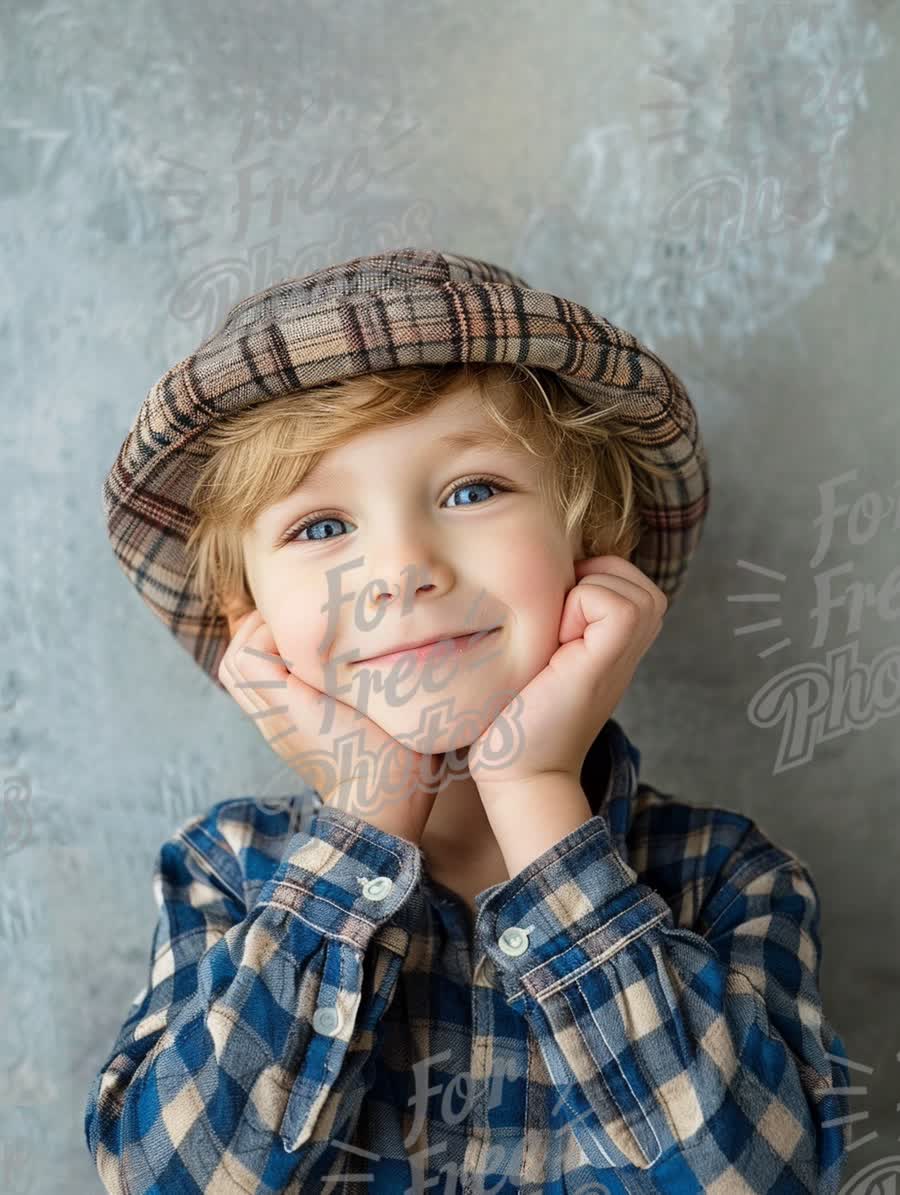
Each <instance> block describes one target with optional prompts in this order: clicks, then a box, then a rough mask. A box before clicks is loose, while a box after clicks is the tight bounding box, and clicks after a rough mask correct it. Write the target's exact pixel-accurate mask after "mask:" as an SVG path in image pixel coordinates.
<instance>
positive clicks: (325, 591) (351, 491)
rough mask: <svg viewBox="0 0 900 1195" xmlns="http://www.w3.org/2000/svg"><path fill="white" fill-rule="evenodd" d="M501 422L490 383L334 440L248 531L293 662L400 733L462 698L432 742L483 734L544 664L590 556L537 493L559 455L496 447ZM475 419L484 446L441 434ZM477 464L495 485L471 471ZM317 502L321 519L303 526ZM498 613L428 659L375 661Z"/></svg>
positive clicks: (274, 621) (445, 744)
mask: <svg viewBox="0 0 900 1195" xmlns="http://www.w3.org/2000/svg"><path fill="white" fill-rule="evenodd" d="M497 430H498V429H496V425H495V424H494V423H493V421H492V420H491V419H490V417H489V416H488V415H487V414H486V413H485V412H484V410H483V407H482V404H481V400H480V397H479V394H478V391H477V390H475V389H470V388H468V387H466V388H461V389H459V390H457V391H455V392H453V393H452V394H450V395H446V396H444V397H443V398H442V399H441V400H440V401H439V402H438V403H436V404H435V406H433V407H432V408H431V410H430V411H429V412H428V413H427V414H424V415H420V416H416V417H415V418H409V419H406V420H405V421H404V422H402V423H398V424H393V425H388V426H384V427H379V428H377V429H374V430H369V431H366V432H363V433H360V434H359V435H358V436H356V437H355V438H354V439H353V440H351V441H350V442H349V443H347V444H344V445H342V446H341V447H339V448H336V449H333V450H332V451H330V452H328V453H326V454H325V455H324V456H323V458H322V460H321V461H320V464H319V466H318V467H317V469H316V470H314V471H313V473H311V474H310V475H308V476H307V478H306V479H305V480H304V482H303V484H302V486H301V487H300V488H299V489H298V490H297V491H295V492H294V493H293V494H292V495H290V496H289V497H288V498H287V499H285V500H282V501H280V502H278V503H277V504H274V505H272V506H270V507H268V508H266V509H265V510H263V511H262V512H261V514H260V515H259V517H258V519H257V520H256V522H255V524H254V526H253V527H252V528H251V529H250V531H248V532H247V533H246V534H245V535H244V537H243V545H244V552H245V559H246V568H247V576H248V578H249V581H250V586H251V590H252V593H253V595H254V598H255V601H256V606H257V607H258V609H259V611H260V613H261V614H262V616H263V619H264V620H265V621H266V622H267V623H268V625H269V627H270V629H271V632H272V636H273V638H274V640H275V643H276V644H277V646H278V650H279V652H280V653H281V655H282V656H283V657H284V659H285V660H286V661H289V662H290V671H291V672H292V673H294V674H295V675H296V676H297V677H299V679H300V680H302V681H304V682H305V683H307V684H309V685H312V686H313V687H315V688H317V689H320V690H322V691H324V692H330V693H332V694H333V695H334V696H335V697H336V698H337V700H339V701H341V702H343V703H344V704H346V705H350V706H352V707H354V708H355V709H358V710H360V711H361V712H362V713H363V714H364V715H365V716H366V717H368V718H370V719H371V720H372V721H374V722H375V723H377V724H378V725H379V726H380V727H381V728H382V729H383V730H385V731H386V732H387V733H389V734H391V735H392V736H393V737H395V738H396V737H398V736H402V735H412V734H413V733H414V732H415V731H416V729H417V728H419V729H421V724H422V721H423V716H424V714H425V713H426V712H427V711H429V710H430V709H433V708H435V707H437V706H439V705H440V706H443V707H446V703H447V702H448V699H449V701H450V706H449V713H446V714H445V715H444V716H443V717H442V719H441V722H440V726H441V731H440V735H439V737H438V738H437V739H435V740H433V741H432V745H431V747H430V750H431V752H432V753H436V752H441V751H449V750H451V749H453V748H455V747H465V746H467V745H468V744H469V743H471V742H472V741H473V740H474V738H476V737H477V735H478V734H480V733H481V732H482V730H484V728H485V727H486V726H487V725H488V724H489V723H490V721H491V720H492V719H493V718H494V717H495V716H496V714H497V713H498V712H499V710H501V709H502V708H503V707H504V705H505V704H506V703H507V701H509V700H510V697H511V696H512V694H513V693H516V692H519V691H520V690H521V689H522V688H524V686H525V685H526V684H527V683H528V682H529V681H530V680H531V679H532V678H533V677H534V676H536V675H537V673H538V672H540V671H541V669H542V668H544V667H545V665H546V664H547V662H548V661H549V660H550V658H551V656H552V655H553V653H554V652H555V651H556V650H557V648H558V647H559V624H560V619H561V617H562V609H563V603H564V601H565V596H566V593H567V592H568V590H569V589H570V588H571V587H572V586H573V585H574V584H575V575H574V569H573V564H574V562H575V561H576V560H578V559H580V558H581V555H582V542H581V534H580V531H579V532H578V533H577V534H573V535H572V536H570V537H569V538H566V536H565V535H564V531H563V528H562V525H561V521H560V520H559V519H558V518H556V517H554V515H553V513H552V512H551V511H550V509H549V508H548V507H547V506H546V505H545V504H544V502H543V501H542V499H541V496H540V494H539V491H538V486H537V479H538V476H539V470H541V469H543V468H546V467H547V462H543V461H541V460H539V459H537V458H535V457H533V456H531V455H530V454H528V453H526V452H525V451H524V450H523V449H520V448H519V447H518V445H517V444H515V442H513V444H512V445H511V446H509V447H503V448H500V447H496V446H490V445H488V444H487V443H486V442H485V439H484V435H485V434H491V433H493V432H495V431H497ZM463 431H464V432H473V433H475V434H476V437H477V438H476V442H475V445H474V446H473V447H465V448H457V447H449V446H447V445H445V444H442V442H441V441H442V437H444V436H446V435H448V434H458V433H460V432H463ZM479 474H487V475H490V476H492V477H495V478H496V482H497V485H496V486H494V484H493V482H492V483H491V484H490V485H488V484H486V483H475V482H474V481H469V482H466V481H465V479H466V478H467V477H473V476H475V475H479ZM461 482H463V483H464V484H462V485H461V484H460V483H461ZM501 486H502V487H505V489H501V488H500V487H501ZM492 487H493V488H492ZM308 515H315V516H316V522H315V524H314V525H312V526H311V527H308V528H307V529H306V530H305V531H302V532H299V531H297V530H296V528H297V525H298V523H300V521H301V520H303V519H305V518H306V516H308ZM286 532H290V533H292V535H293V538H292V539H291V540H290V541H289V542H284V543H280V542H279V539H280V537H281V536H282V535H284V533H286ZM429 586H430V587H429ZM391 593H393V594H394V595H395V596H394V597H390V596H388V595H390V594H391ZM229 626H230V629H232V630H233V627H234V620H233V619H229ZM494 627H499V628H500V629H499V630H498V631H495V632H494V633H493V634H491V635H490V636H489V638H487V639H486V640H484V641H483V642H481V643H480V644H478V646H476V647H474V648H471V649H469V650H468V651H467V652H463V653H462V654H461V655H459V656H456V657H454V656H453V655H452V653H451V652H449V651H447V650H446V649H444V650H445V652H446V655H442V656H441V659H440V661H434V662H432V663H431V664H430V665H429V666H426V665H424V664H419V663H417V662H416V661H415V657H413V656H411V655H404V656H401V657H399V658H398V659H396V660H387V661H385V660H375V659H371V657H373V656H376V655H383V654H384V653H385V652H388V651H389V650H390V649H391V648H394V647H396V646H398V645H401V644H405V643H410V642H413V643H418V642H421V641H422V640H428V639H441V638H447V637H449V636H451V635H455V634H458V633H459V632H461V631H462V632H464V633H467V634H473V633H474V632H476V631H488V630H490V629H491V628H494ZM354 660H357V661H363V660H364V661H365V662H355V663H354V662H353V661H354ZM392 675H393V677H394V681H393V684H391V683H390V682H389V677H391V676H392ZM248 679H251V678H250V677H249V676H248ZM501 694H504V696H503V697H502V698H501V697H500V695H501ZM492 695H493V696H494V698H495V701H492V700H491V698H492ZM464 714H467V715H468V716H466V717H463V715H464ZM473 715H474V716H473Z"/></svg>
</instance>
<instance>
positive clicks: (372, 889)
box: [362, 876, 394, 900]
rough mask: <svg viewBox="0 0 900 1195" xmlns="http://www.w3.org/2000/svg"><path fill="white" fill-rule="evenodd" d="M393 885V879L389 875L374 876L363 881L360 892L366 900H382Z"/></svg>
mask: <svg viewBox="0 0 900 1195" xmlns="http://www.w3.org/2000/svg"><path fill="white" fill-rule="evenodd" d="M393 886H394V881H393V880H392V879H390V877H389V876H375V878H374V879H373V880H366V881H365V882H364V883H363V885H362V894H363V896H364V897H366V899H367V900H384V898H385V897H386V896H387V894H388V893H389V892H390V890H391V889H392V888H393Z"/></svg>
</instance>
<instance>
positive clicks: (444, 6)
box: [0, 0, 900, 1195]
mask: <svg viewBox="0 0 900 1195" xmlns="http://www.w3.org/2000/svg"><path fill="white" fill-rule="evenodd" d="M0 19H2V34H3V36H2V40H0V56H2V68H3V84H2V101H3V104H2V106H3V117H2V121H0V128H2V148H3V152H2V159H0V199H2V218H0V237H2V244H3V253H2V262H0V265H2V303H3V311H2V323H0V335H2V344H3V350H4V353H3V355H4V360H5V366H4V374H5V376H6V379H7V380H6V383H5V386H4V393H3V403H4V407H5V417H4V430H5V435H4V436H3V437H2V441H0V454H2V465H3V476H4V478H5V493H6V500H7V515H6V517H5V518H4V519H3V524H2V525H3V541H4V543H3V552H2V555H0V593H2V604H3V620H2V621H3V653H2V671H0V707H2V736H0V744H2V768H3V773H2V774H3V784H4V801H3V809H2V815H0V816H2V822H0V866H2V901H0V977H2V978H0V999H2V1005H0V1011H2V1016H0V1024H2V1075H3V1082H2V1085H0V1102H2V1109H0V1135H2V1140H0V1150H2V1153H0V1190H2V1191H3V1192H10V1193H11V1195H18V1193H21V1192H41V1193H45V1192H46V1193H50V1192H53V1193H54V1195H55V1193H56V1192H58V1191H66V1192H68V1193H70V1195H75V1193H76V1192H92V1191H99V1190H100V1183H99V1179H98V1177H97V1175H96V1173H95V1172H94V1169H93V1166H92V1163H91V1160H90V1157H89V1155H88V1152H87V1149H86V1144H85V1140H84V1135H83V1110H84V1103H85V1098H86V1094H87V1091H88V1087H89V1085H90V1083H91V1082H92V1079H93V1077H94V1075H95V1073H96V1071H97V1069H98V1068H99V1066H100V1065H101V1063H102V1062H103V1061H104V1059H105V1057H106V1056H107V1053H108V1051H109V1050H110V1049H111V1047H112V1044H113V1041H114V1038H115V1035H116V1033H117V1032H118V1030H119V1027H120V1025H121V1023H122V1021H123V1019H124V1015H125V1013H126V1010H127V1008H128V1006H129V1003H130V1001H131V1000H132V998H133V997H134V996H135V994H136V993H137V992H138V990H139V989H140V988H141V987H142V986H143V984H144V983H145V981H146V978H147V967H148V961H149V950H150V943H151V935H152V932H153V928H154V925H155V922H156V906H155V904H154V900H153V895H152V891H151V874H152V868H153V863H154V859H155V856H156V853H157V851H158V850H159V847H160V845H161V843H162V842H163V841H164V840H165V839H166V838H167V837H168V836H170V835H171V834H172V833H173V831H174V829H175V828H176V827H177V825H178V824H179V823H180V822H182V821H183V820H185V819H186V818H187V817H189V816H190V815H191V814H193V813H195V812H199V811H202V810H204V809H205V808H207V807H208V806H209V805H211V804H213V803H214V802H215V801H218V800H221V799H223V798H225V797H228V796H237V795H242V794H247V793H262V792H265V793H267V794H274V793H277V792H285V791H291V785H290V783H289V781H286V780H285V777H284V775H283V773H282V765H281V763H280V761H279V760H277V758H276V757H275V756H274V755H273V754H272V753H271V751H270V749H269V748H268V747H267V746H266V744H265V742H264V741H263V739H262V738H261V736H260V735H259V733H258V731H257V730H256V729H255V727H254V726H253V725H252V724H251V722H250V721H249V720H248V719H247V718H246V717H245V716H244V715H243V714H242V713H241V711H240V710H239V709H238V707H237V706H236V705H235V704H234V702H233V701H232V700H231V699H230V698H229V697H227V696H226V695H224V694H222V693H219V692H217V691H215V689H214V687H213V686H212V685H211V684H210V683H209V681H207V680H206V679H205V678H204V676H203V674H202V673H201V672H200V670H199V669H198V668H197V667H196V665H194V664H193V663H192V661H191V660H190V659H189V657H188V656H187V655H186V653H184V652H183V651H182V650H181V649H180V648H179V647H177V645H176V644H175V643H174V642H172V641H170V640H169V638H168V637H167V634H166V632H165V631H164V629H163V628H162V626H161V625H160V624H157V623H156V622H155V621H154V620H153V618H152V617H151V616H150V614H149V613H148V612H147V610H146V609H145V608H144V606H143V605H142V603H141V601H140V599H139V598H138V597H137V595H136V594H135V593H134V592H133V591H132V589H131V587H130V586H129V585H128V584H127V582H126V580H125V578H124V577H123V576H122V574H121V573H120V572H119V570H118V566H117V565H116V563H115V561H114V558H113V555H112V552H111V550H110V548H109V546H108V543H107V540H106V534H105V525H104V521H103V510H102V502H101V487H102V482H103V478H104V476H105V474H106V471H107V470H108V468H109V467H110V465H111V464H112V461H113V460H114V458H115V455H116V452H117V450H118V448H119V445H120V443H121V441H122V439H123V437H124V435H125V433H126V432H127V431H128V428H129V427H130V425H131V422H132V420H133V418H134V416H135V413H136V411H137V408H138V406H139V404H140V402H141V400H142V398H143V397H144V394H145V393H146V391H147V389H148V388H149V387H150V385H151V384H152V383H153V382H154V381H155V380H156V379H157V378H158V377H159V376H160V375H161V374H162V373H163V372H164V371H165V369H167V368H168V366H169V365H171V364H173V363H174V362H175V361H176V360H178V359H179V358H180V357H182V356H184V355H185V354H186V353H187V352H188V351H189V350H190V349H191V348H193V347H194V345H195V344H196V343H198V341H199V340H200V339H202V338H203V337H205V336H206V335H208V334H209V332H210V331H211V330H212V329H213V328H214V327H215V326H216V325H217V324H218V323H219V321H220V320H221V319H222V317H223V315H224V313H225V311H226V309H227V308H228V307H229V306H230V305H231V304H233V303H234V302H236V301H237V300H239V299H241V298H242V297H244V296H245V295H248V294H250V293H251V292H252V291H255V290H258V289H260V288H261V287H263V286H266V285H268V284H270V283H271V282H273V281H276V280H277V279H278V278H280V277H283V276H285V275H286V274H289V273H305V272H306V271H307V270H310V269H313V268H316V267H318V266H321V265H325V264H327V263H328V262H331V261H342V260H346V259H348V258H350V257H352V256H355V255H357V254H361V253H368V252H374V251H376V250H378V249H381V248H384V247H399V246H402V245H417V246H423V247H424V246H430V247H435V248H440V249H448V250H453V251H457V252H463V253H468V254H471V255H473V256H476V257H484V258H487V259H490V260H495V261H497V262H500V263H503V264H505V265H507V266H508V267H509V268H511V269H513V270H515V271H516V272H518V273H520V274H522V275H523V276H524V277H525V278H527V279H528V280H529V281H530V282H531V283H532V285H537V286H540V287H542V288H543V289H547V290H553V291H556V292H558V293H561V294H565V295H568V296H570V297H573V298H576V299H578V300H579V301H581V302H584V303H585V304H587V305H588V306H590V307H592V308H594V309H595V310H597V311H598V312H600V313H601V314H603V315H605V316H607V317H609V318H610V319H612V320H613V321H614V322H617V323H620V324H623V325H624V326H625V327H627V328H629V329H631V330H632V331H634V332H635V333H636V334H637V335H638V336H639V337H640V338H641V339H642V340H644V341H645V342H646V343H647V344H648V345H649V346H650V347H651V348H653V349H654V350H656V351H658V352H659V353H661V354H662V355H663V357H664V358H665V359H667V360H669V361H670V362H671V364H672V365H673V367H674V368H675V369H676V370H677V372H678V373H679V374H680V375H681V376H682V377H683V378H684V380H685V382H686V383H687V385H688V387H689V389H690V392H691V394H692V397H693V399H694V401H695V403H696V405H697V407H698V409H699V411H700V417H701V426H702V428H703V430H704V434H705V438H706V442H707V446H708V449H709V452H710V458H711V464H712V470H713V493H712V507H711V510H710V514H709V517H708V522H707V528H706V532H705V537H704V540H703V543H702V545H701V548H700V551H699V552H698V554H697V557H696V559H695V563H694V566H693V569H692V572H691V574H690V578H689V581H688V584H687V586H686V588H685V590H684V591H683V594H682V596H681V597H680V599H679V600H678V604H677V606H673V609H672V612H671V614H670V616H669V618H668V622H667V631H666V632H665V633H664V634H663V635H662V636H661V637H660V639H659V640H658V641H657V643H656V644H655V646H654V648H653V650H652V652H651V653H650V655H648V657H647V659H646V662H645V663H644V664H643V665H642V667H641V669H640V671H639V673H638V676H637V678H636V680H635V684H634V686H633V688H632V689H631V690H630V691H629V693H628V694H627V696H626V698H625V700H624V701H623V703H622V704H621V705H620V706H619V708H618V712H617V715H616V716H617V718H618V719H619V720H620V721H621V723H622V725H623V726H624V727H625V729H626V731H627V732H628V733H629V735H630V736H631V737H632V739H633V741H634V742H635V743H636V744H637V745H638V746H639V747H640V749H641V751H642V753H643V763H642V775H643V777H644V778H645V779H646V780H648V781H649V782H650V783H652V784H655V785H656V786H657V787H659V788H662V789H663V790H665V791H669V792H672V793H674V794H677V795H678V796H679V797H680V798H681V799H683V800H686V801H689V802H693V803H697V804H714V805H725V806H727V807H730V808H733V809H735V810H740V811H742V812H745V813H747V814H749V815H750V816H752V817H753V818H755V819H756V820H757V821H758V823H759V824H760V825H761V827H762V828H763V829H764V830H765V831H766V832H767V833H768V834H769V835H770V837H772V838H773V839H774V840H775V841H776V842H777V843H779V844H780V845H784V846H787V847H789V848H791V849H793V850H795V851H796V852H797V853H798V854H800V856H801V857H802V858H803V859H804V860H805V861H806V862H807V863H808V864H809V866H810V868H811V869H812V872H813V874H814V876H815V878H816V880H817V883H818V886H819V889H820V894H821V898H822V908H823V912H822V923H821V930H822V937H823V943H824V962H823V969H822V987H823V993H824V1000H825V1008H826V1014H827V1016H828V1017H829V1019H830V1020H831V1021H832V1022H833V1024H834V1025H835V1026H836V1027H837V1029H838V1031H839V1032H840V1033H841V1034H842V1036H843V1037H844V1041H845V1043H846V1046H847V1050H848V1053H849V1055H850V1058H851V1059H852V1060H853V1061H854V1063H855V1064H856V1066H855V1069H854V1071H853V1072H852V1079H853V1082H854V1084H855V1085H856V1086H857V1088H858V1090H857V1091H856V1093H855V1094H854V1095H853V1096H851V1100H850V1102H851V1110H852V1112H853V1113H854V1118H853V1124H852V1133H853V1148H852V1151H851V1153H850V1155H849V1157H848V1163H847V1170H846V1174H847V1175H848V1178H849V1177H852V1176H859V1175H861V1174H863V1172H865V1174H868V1175H870V1177H871V1175H872V1173H873V1172H870V1171H868V1170H867V1169H866V1168H867V1167H869V1166H870V1165H872V1164H873V1163H875V1164H877V1165H878V1166H880V1167H881V1169H880V1171H879V1173H882V1174H885V1175H886V1174H888V1173H893V1174H895V1175H896V1174H897V1173H900V1162H898V1161H897V1160H896V1159H897V1155H898V1154H900V1144H898V1132H900V1115H898V1113H897V1101H898V1099H900V1063H898V1060H897V1052H898V1048H900V1029H898V1023H897V1022H898V1015H897V1014H898V995H900V990H898V989H900V984H898V951H897V943H898V940H900V934H898V929H900V926H898V921H900V896H898V890H897V861H898V832H897V818H898V812H900V800H898V797H900V793H898V765H900V747H898V722H897V717H896V715H897V713H898V708H900V707H898V698H897V694H896V684H894V686H893V691H892V685H891V680H892V678H896V676H897V672H898V669H897V662H896V658H892V654H891V653H892V651H893V652H896V651H897V641H898V635H897V625H898V624H897V618H898V613H900V585H898V576H900V570H898V567H897V563H896V562H897V560H898V556H900V553H898V548H900V520H898V509H897V508H898V498H900V485H898V478H900V462H898V431H900V418H898V382H897V373H898V369H900V334H898V318H897V317H898V301H897V300H898V283H900V225H898V220H897V217H898V201H897V196H898V175H900V155H898V152H897V151H898V143H900V139H898V118H897V113H898V106H900V57H898V48H897V41H898V31H900V4H898V3H897V2H896V0H868V2H866V3H855V2H850V0H842V2H839V3H832V4H827V5H826V4H822V3H818V2H817V3H810V4H790V3H789V4H769V3H765V2H762V3H756V2H754V3H753V4H750V3H745V2H741V3H738V4H734V3H710V2H709V0H705V2H703V3H701V2H700V0H682V3H679V4H677V5H672V4H665V3H662V0H657V2H656V3H652V4H651V3H649V2H648V3H631V4H628V5H621V4H614V3H612V2H611V0H608V2H606V3H593V4H588V3H585V2H584V0H575V2H574V3H568V4H566V5H558V4H543V3H531V2H528V0H526V3H524V4H523V3H517V4H512V3H494V4H491V5H485V4H476V3H474V2H473V0H453V2H452V3H451V2H450V0H428V2H427V3H426V2H425V0H419V2H417V3H412V2H396V0H395V2H394V3H390V4H388V3H385V2H382V3H369V4H366V5H363V4H356V5H351V4H347V3H341V2H335V0H329V3H327V4H325V3H321V2H315V3H311V2H309V0H307V2H305V3H284V2H282V3H275V2H272V0H256V2H254V3H251V2H249V0H234V2H232V3H229V4H212V3H210V2H209V0H200V2H197V3H192V4H185V3H180V2H178V0H158V2H157V3H147V4H129V5H122V4H118V3H113V2H112V0H84V2H83V3H82V4H80V5H78V6H75V5H71V4H65V3H63V4H59V3H53V4H51V3H46V2H35V3H23V2H21V0H20V3H18V4H12V5H9V4H7V5H4V6H3V12H2V18H0ZM829 493H831V494H833V495H834V502H835V504H837V506H838V509H839V513H838V515H837V517H836V518H835V520H834V522H833V525H832V521H831V520H830V519H828V520H827V521H826V522H825V523H824V524H823V522H822V519H821V512H822V508H823V503H824V501H825V500H826V498H827V496H828V494H829ZM841 507H843V508H844V509H843V510H841V509H840V508H841ZM820 541H822V542H820ZM754 595H755V599H754ZM895 595H896V596H895ZM854 596H859V597H861V598H862V599H863V600H862V601H861V603H860V604H859V605H858V606H857V605H856V604H855V602H854V600H853V599H854ZM879 657H881V658H880V659H879ZM842 665H846V666H847V669H848V670H849V672H850V673H852V679H850V678H849V676H847V675H844V674H843V673H842V672H841V667H842ZM879 678H880V687H879V683H878V682H879ZM879 692H880V693H881V698H880V699H878V693H879ZM813 700H815V701H818V702H819V703H820V706H824V707H826V708H825V709H824V711H823V712H818V711H817V712H809V711H806V706H807V705H808V703H809V702H810V701H813ZM804 711H806V712H804ZM825 713H828V715H829V717H828V721H827V722H826V721H825ZM294 791H296V786H294ZM892 1158H893V1159H895V1161H894V1162H893V1163H892V1162H891V1161H890V1159H892ZM847 1189H848V1190H849V1189H850V1185H848V1188H847ZM854 1189H856V1190H863V1189H864V1190H866V1191H869V1190H872V1191H874V1190H876V1187H875V1186H874V1185H871V1183H869V1182H868V1180H866V1181H863V1180H860V1181H859V1182H857V1184H856V1187H855V1188H854ZM878 1189H880V1188H878Z"/></svg>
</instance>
